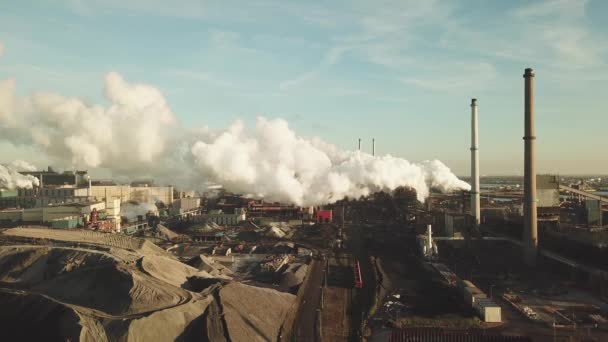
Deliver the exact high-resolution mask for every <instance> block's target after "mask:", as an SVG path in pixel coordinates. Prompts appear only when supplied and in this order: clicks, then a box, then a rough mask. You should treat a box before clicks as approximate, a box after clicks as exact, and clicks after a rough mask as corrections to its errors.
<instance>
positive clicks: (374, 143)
mask: <svg viewBox="0 0 608 342" xmlns="http://www.w3.org/2000/svg"><path fill="white" fill-rule="evenodd" d="M375 155H376V139H374V138H372V156H375Z"/></svg>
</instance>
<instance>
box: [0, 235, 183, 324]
mask: <svg viewBox="0 0 608 342" xmlns="http://www.w3.org/2000/svg"><path fill="white" fill-rule="evenodd" d="M0 281H1V282H3V283H11V284H13V285H17V286H19V287H23V288H27V289H28V290H31V291H33V292H35V293H40V294H43V295H46V296H49V297H51V298H53V299H56V300H58V301H61V302H64V303H68V304H73V305H78V306H82V307H85V308H89V309H93V310H98V311H101V312H103V313H105V314H108V315H130V314H137V313H143V312H148V311H152V310H158V309H163V308H167V307H172V306H175V305H178V304H180V303H182V302H184V301H185V300H187V299H188V298H189V293H188V292H187V291H185V290H182V289H179V288H176V287H174V286H170V285H169V284H165V283H164V282H163V281H161V280H159V279H155V278H153V277H150V276H148V275H146V274H144V273H141V272H139V271H138V270H136V269H131V268H129V267H128V266H127V265H125V264H124V263H121V262H119V261H117V260H115V259H113V258H112V257H111V256H109V255H107V254H105V253H102V252H94V251H86V250H78V249H70V248H47V247H42V248H40V247H8V246H3V247H0Z"/></svg>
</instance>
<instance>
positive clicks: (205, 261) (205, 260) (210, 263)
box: [187, 254, 234, 279]
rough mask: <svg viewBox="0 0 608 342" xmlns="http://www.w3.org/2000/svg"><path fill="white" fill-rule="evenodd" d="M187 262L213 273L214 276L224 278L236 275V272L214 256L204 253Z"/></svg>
mask: <svg viewBox="0 0 608 342" xmlns="http://www.w3.org/2000/svg"><path fill="white" fill-rule="evenodd" d="M187 264H188V265H190V266H192V267H195V268H197V269H199V270H201V271H205V272H207V273H209V274H211V275H212V276H216V277H220V278H224V279H225V278H226V276H227V277H232V276H233V275H234V272H232V271H231V270H230V269H229V268H228V267H226V266H224V265H222V264H221V263H219V262H218V261H217V260H215V259H214V258H213V257H207V256H204V255H202V254H201V255H197V256H195V257H193V258H192V259H190V260H188V262H187Z"/></svg>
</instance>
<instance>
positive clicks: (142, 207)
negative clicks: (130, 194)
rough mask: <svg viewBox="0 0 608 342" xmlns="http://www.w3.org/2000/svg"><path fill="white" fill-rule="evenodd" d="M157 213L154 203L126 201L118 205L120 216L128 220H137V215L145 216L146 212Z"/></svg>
mask: <svg viewBox="0 0 608 342" xmlns="http://www.w3.org/2000/svg"><path fill="white" fill-rule="evenodd" d="M150 211H151V212H152V213H154V214H158V208H157V207H156V205H155V204H154V203H145V202H144V203H136V202H126V203H122V204H121V205H120V216H121V217H126V218H127V220H129V221H130V222H132V221H134V220H137V216H140V215H141V216H143V217H144V218H145V217H146V214H147V213H148V212H150Z"/></svg>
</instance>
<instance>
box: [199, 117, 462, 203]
mask: <svg viewBox="0 0 608 342" xmlns="http://www.w3.org/2000/svg"><path fill="white" fill-rule="evenodd" d="M192 154H193V155H194V161H195V164H196V166H197V168H198V170H199V171H200V172H201V173H202V174H203V175H205V176H206V177H208V178H210V179H214V180H216V181H217V182H219V183H221V184H223V185H224V186H225V187H226V188H227V189H230V190H232V191H235V192H240V193H247V194H251V195H253V196H258V197H265V198H268V199H271V200H277V201H285V202H291V203H295V204H298V205H317V204H322V203H332V202H335V201H338V200H340V199H342V198H344V197H349V198H359V197H361V196H366V195H369V194H371V193H374V192H378V191H392V190H395V189H396V188H398V187H400V186H406V187H411V188H414V189H416V192H417V196H418V199H419V200H421V201H422V200H423V199H424V198H425V197H427V196H428V194H429V187H436V188H438V189H440V190H442V191H449V190H454V189H470V186H469V184H467V183H465V182H463V181H461V180H459V179H458V178H457V177H456V176H455V175H454V174H453V173H452V172H451V171H450V169H449V168H448V167H447V166H445V165H444V164H442V163H441V162H440V161H438V160H434V161H425V162H423V163H420V164H413V163H410V162H408V161H407V160H404V159H401V158H396V157H393V156H390V155H386V156H381V157H374V156H371V155H369V154H366V153H361V152H358V151H357V152H348V151H340V150H338V149H336V148H335V147H334V146H333V145H329V144H325V143H323V142H321V141H319V140H316V141H313V140H307V139H304V138H301V137H298V136H297V135H296V134H295V132H293V131H292V130H290V129H289V127H288V124H287V122H286V121H285V120H282V119H273V120H269V119H266V118H258V121H257V124H256V127H255V129H254V130H253V131H248V130H247V129H245V127H244V125H243V124H242V122H236V123H235V124H233V125H232V126H231V127H230V128H229V129H228V130H226V131H225V132H223V133H222V134H220V135H219V136H217V137H216V138H214V139H213V140H211V141H209V142H203V141H197V142H196V143H195V144H194V145H193V147H192Z"/></svg>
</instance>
